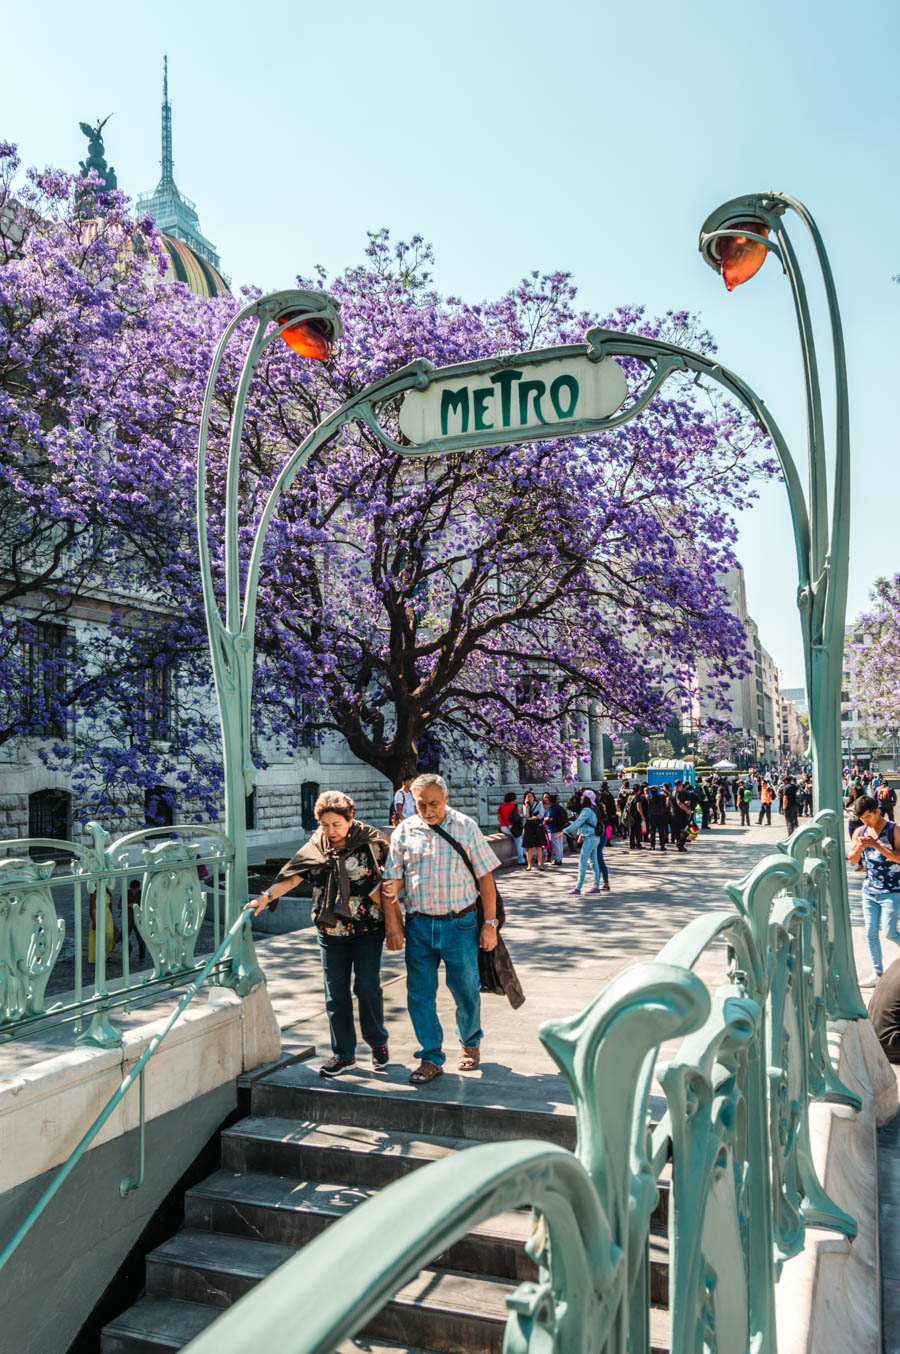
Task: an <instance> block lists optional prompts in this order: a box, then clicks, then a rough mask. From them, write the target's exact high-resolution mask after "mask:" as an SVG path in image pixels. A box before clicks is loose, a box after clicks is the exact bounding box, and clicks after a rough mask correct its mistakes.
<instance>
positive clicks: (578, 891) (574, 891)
mask: <svg viewBox="0 0 900 1354" xmlns="http://www.w3.org/2000/svg"><path fill="white" fill-rule="evenodd" d="M569 892H570V893H577V894H578V896H579V897H581V889H569Z"/></svg>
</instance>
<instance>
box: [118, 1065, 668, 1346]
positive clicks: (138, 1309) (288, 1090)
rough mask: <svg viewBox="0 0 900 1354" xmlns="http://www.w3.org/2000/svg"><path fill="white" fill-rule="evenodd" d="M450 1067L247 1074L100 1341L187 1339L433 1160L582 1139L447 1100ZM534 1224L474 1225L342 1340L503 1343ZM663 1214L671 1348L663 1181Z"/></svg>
mask: <svg viewBox="0 0 900 1354" xmlns="http://www.w3.org/2000/svg"><path fill="white" fill-rule="evenodd" d="M449 1080H450V1079H449V1078H447V1079H444V1078H441V1079H440V1080H439V1081H438V1082H436V1083H435V1084H434V1086H432V1087H428V1088H425V1089H424V1090H419V1091H414V1090H413V1088H412V1087H409V1086H404V1087H400V1086H398V1085H397V1083H393V1084H391V1085H390V1086H387V1085H385V1086H384V1090H382V1089H381V1087H380V1086H378V1085H377V1084H374V1085H373V1082H375V1081H376V1079H375V1078H370V1079H368V1081H363V1080H361V1079H359V1078H356V1077H354V1078H351V1077H347V1078H346V1079H345V1080H342V1081H340V1082H326V1081H323V1080H322V1079H321V1078H320V1077H319V1076H317V1075H316V1071H315V1069H314V1068H311V1067H309V1066H308V1065H306V1064H304V1063H293V1064H290V1065H288V1066H285V1067H282V1068H279V1069H277V1070H276V1071H274V1072H272V1073H270V1074H268V1075H267V1076H264V1077H263V1078H261V1079H258V1080H255V1081H251V1083H250V1085H249V1111H250V1112H249V1114H248V1115H247V1117H246V1118H244V1119H243V1120H240V1121H239V1122H238V1123H236V1124H234V1125H233V1126H232V1127H230V1128H228V1129H226V1130H224V1131H223V1133H222V1135H221V1164H220V1167H219V1169H218V1170H217V1171H215V1172H214V1173H213V1174H212V1175H211V1176H209V1178H208V1179H206V1180H204V1181H203V1182H202V1183H201V1184H199V1185H196V1186H195V1187H194V1188H193V1189H191V1190H190V1191H189V1192H188V1193H187V1195H186V1196H185V1202H184V1225H183V1227H182V1229H181V1230H180V1231H179V1232H178V1233H177V1235H176V1236H174V1237H173V1238H172V1239H171V1240H170V1241H168V1242H166V1243H165V1244H164V1245H162V1246H160V1247H159V1248H158V1249H157V1250H155V1251H153V1252H152V1253H151V1254H150V1255H149V1256H148V1257H147V1262H146V1291H145V1294H144V1296H143V1297H141V1298H140V1300H139V1301H138V1302H136V1303H135V1304H134V1306H132V1307H130V1308H129V1309H128V1310H127V1311H125V1312H123V1313H122V1315H121V1316H119V1317H118V1318H117V1319H116V1320H114V1321H112V1322H111V1323H110V1324H109V1325H107V1326H106V1327H105V1328H104V1330H103V1334H102V1342H101V1350H102V1354H157V1351H163V1350H178V1349H181V1348H183V1346H184V1345H186V1344H188V1343H189V1341H190V1340H191V1339H193V1337H194V1336H195V1335H197V1334H198V1333H199V1332H200V1331H201V1330H203V1329H204V1327H206V1326H208V1325H209V1324H210V1323H211V1322H212V1321H214V1320H215V1319H216V1317H217V1316H218V1315H219V1314H220V1312H221V1311H222V1309H223V1308H225V1307H228V1306H229V1305H230V1304H231V1303H232V1302H235V1301H236V1300H237V1299H238V1298H240V1297H242V1296H243V1295H244V1294H245V1293H246V1292H248V1291H249V1290H250V1289H251V1288H252V1287H253V1286H254V1284H256V1283H259V1281H260V1280H261V1279H264V1278H266V1276H267V1275H269V1274H270V1273H271V1272H272V1271H273V1270H274V1269H276V1268H277V1267H278V1266H279V1265H280V1264H282V1263H283V1262H284V1261H285V1260H287V1259H289V1258H290V1257H291V1256H292V1255H294V1254H295V1252H296V1251H297V1250H299V1249H300V1248H301V1247H302V1246H304V1245H306V1243H307V1242H308V1241H311V1240H312V1239H313V1238H314V1237H316V1236H318V1235H319V1233H320V1232H322V1231H323V1230H324V1228H326V1227H328V1226H329V1225H330V1224H331V1223H332V1222H334V1221H335V1220H336V1219H337V1218H340V1217H342V1216H343V1215H344V1214H345V1213H346V1212H348V1210H349V1209H351V1208H355V1207H356V1205H357V1204H359V1203H362V1202H363V1201H364V1200H366V1199H368V1198H369V1197H370V1196H371V1195H372V1194H373V1193H375V1192H376V1191H377V1190H379V1189H381V1188H382V1187H383V1186H385V1185H388V1184H390V1183H391V1182H392V1181H394V1180H397V1179H399V1178H400V1177H401V1176H403V1175H406V1174H408V1173H409V1172H410V1171H414V1170H418V1169H419V1168H420V1167H422V1166H425V1165H427V1164H428V1163H429V1162H432V1161H435V1160H438V1159H439V1158H441V1157H445V1156H447V1155H448V1154H450V1153H453V1152H457V1151H460V1150H462V1149H464V1148H466V1147H470V1146H472V1145H473V1144H474V1143H476V1142H498V1141H507V1140H510V1139H516V1138H539V1139H543V1140H546V1141H549V1142H553V1143H556V1144H557V1145H560V1146H564V1147H568V1148H572V1147H574V1145H575V1121H574V1119H573V1118H572V1117H571V1116H570V1115H561V1114H553V1113H550V1112H541V1111H531V1110H509V1109H504V1108H500V1107H496V1106H489V1105H483V1104H474V1103H466V1102H464V1101H463V1102H459V1101H450V1100H448V1099H442V1098H441V1090H442V1083H443V1082H445V1081H449ZM445 1094H446V1092H445ZM530 1226H531V1215H530V1212H528V1211H527V1210H517V1211H513V1212H507V1213H502V1214H500V1215H499V1216H498V1217H496V1218H493V1219H491V1220H490V1221H489V1222H486V1223H484V1224H483V1225H482V1226H480V1227H478V1228H476V1229H475V1230H474V1231H472V1232H471V1233H469V1235H468V1236H466V1237H464V1238H462V1239H461V1240H460V1241H459V1242H457V1243H456V1244H455V1245H454V1246H452V1247H450V1249H449V1250H447V1251H446V1252H445V1253H444V1254H443V1255H440V1256H437V1257H436V1258H435V1260H434V1261H433V1262H432V1263H431V1264H430V1265H429V1267H428V1268H427V1269H424V1270H422V1271H421V1272H420V1273H419V1274H418V1275H417V1276H416V1278H415V1279H414V1280H413V1281H412V1282H411V1283H408V1284H406V1286H405V1287H404V1288H402V1289H401V1290H400V1291H399V1292H398V1293H397V1294H396V1296H395V1297H394V1298H393V1299H392V1300H391V1301H390V1302H389V1303H388V1304H387V1305H386V1306H385V1307H383V1308H382V1310H381V1311H380V1312H379V1313H378V1314H377V1315H376V1316H375V1317H374V1318H373V1319H372V1320H371V1321H370V1322H369V1323H368V1325H367V1326H366V1328H365V1330H364V1331H363V1332H361V1334H360V1336H359V1337H357V1339H355V1340H351V1341H347V1342H345V1343H344V1344H342V1345H341V1346H340V1351H339V1354H349V1351H351V1350H362V1349H365V1350H366V1351H371V1354H421V1352H422V1351H426V1354H432V1352H433V1354H501V1350H502V1345H503V1333H504V1328H505V1323H506V1316H507V1309H506V1301H505V1300H506V1297H507V1295H508V1294H509V1293H511V1292H512V1291H513V1289H514V1288H515V1287H516V1285H517V1284H518V1283H520V1282H521V1281H522V1280H523V1279H535V1278H536V1277H537V1269H536V1267H535V1265H534V1264H533V1262H532V1261H531V1260H530V1259H529V1257H528V1256H527V1255H526V1253H525V1249H524V1244H525V1241H526V1240H527V1237H528V1234H529V1231H530ZM654 1227H655V1229H656V1230H655V1231H654V1235H653V1237H652V1239H651V1295H652V1301H653V1302H654V1303H655V1304H656V1305H657V1306H658V1308H659V1309H660V1310H659V1311H658V1313H657V1315H658V1320H657V1321H655V1322H654V1323H653V1325H654V1329H653V1332H652V1333H653V1349H654V1351H656V1350H659V1351H660V1352H661V1351H663V1350H665V1349H667V1346H668V1340H667V1313H666V1312H665V1311H664V1310H662V1309H663V1308H665V1306H666V1305H667V1302H668V1271H667V1263H666V1260H667V1256H666V1250H667V1243H666V1235H665V1193H664V1192H663V1197H662V1199H661V1203H660V1206H659V1207H658V1209H657V1213H656V1215H655V1216H654ZM335 1281H336V1282H340V1279H339V1276H336V1278H335ZM298 1320H302V1313H298Z"/></svg>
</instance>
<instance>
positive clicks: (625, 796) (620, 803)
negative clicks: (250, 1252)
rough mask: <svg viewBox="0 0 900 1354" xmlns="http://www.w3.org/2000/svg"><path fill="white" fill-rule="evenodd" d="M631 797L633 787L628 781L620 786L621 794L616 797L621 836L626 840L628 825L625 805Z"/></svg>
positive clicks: (624, 781)
mask: <svg viewBox="0 0 900 1354" xmlns="http://www.w3.org/2000/svg"><path fill="white" fill-rule="evenodd" d="M630 796H631V786H630V785H629V784H628V781H627V780H623V781H621V782H620V784H619V793H618V794H617V795H616V810H617V812H618V818H619V836H620V837H622V838H625V837H627V836H628V824H627V823H626V822H625V805H626V804H627V803H628V800H629V798H630Z"/></svg>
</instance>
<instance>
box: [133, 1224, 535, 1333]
mask: <svg viewBox="0 0 900 1354" xmlns="http://www.w3.org/2000/svg"><path fill="white" fill-rule="evenodd" d="M294 1253H295V1252H294V1250H293V1248H291V1247H287V1246H276V1245H272V1244H271V1243H268V1242H262V1241H251V1240H248V1239H247V1238H245V1237H235V1236H222V1235H219V1234H217V1233H214V1232H198V1231H193V1230H190V1229H187V1228H186V1229H184V1230H183V1231H181V1232H179V1233H178V1235H177V1236H175V1237H173V1238H172V1240H171V1241H168V1242H166V1244H165V1245H164V1246H160V1247H159V1248H158V1249H157V1250H155V1251H154V1252H153V1253H152V1254H151V1255H149V1256H148V1257H147V1289H148V1293H150V1294H151V1295H152V1296H153V1297H157V1298H168V1299H170V1300H174V1301H178V1302H181V1303H189V1304H198V1303H205V1304H206V1305H208V1306H209V1307H210V1308H223V1307H227V1306H230V1304H231V1303H232V1302H236V1301H237V1300H238V1299H239V1298H241V1297H243V1296H244V1294H245V1293H247V1292H249V1291H250V1289H251V1288H252V1287H254V1285H255V1284H257V1283H259V1282H260V1281H261V1280H262V1279H264V1278H267V1277H268V1275H269V1274H271V1273H272V1271H273V1270H275V1269H277V1267H278V1266H279V1265H280V1264H283V1263H284V1261H285V1260H287V1259H289V1258H290V1256H292V1255H293V1254H294ZM513 1287H514V1285H513V1284H511V1283H509V1282H508V1281H507V1280H504V1279H496V1278H493V1277H490V1276H483V1275H481V1276H478V1277H476V1276H474V1275H472V1274H464V1273H460V1272H458V1271H455V1270H443V1269H434V1268H429V1269H423V1270H422V1271H421V1272H420V1273H419V1274H418V1275H417V1276H416V1277H415V1279H413V1280H411V1281H410V1282H409V1283H408V1284H405V1285H404V1286H403V1288H401V1289H400V1290H399V1292H398V1293H397V1294H396V1295H395V1296H394V1298H392V1299H391V1301H390V1302H388V1303H387V1304H386V1305H385V1307H383V1308H382V1310H381V1311H380V1312H378V1314H377V1315H376V1316H374V1317H373V1318H372V1320H371V1321H370V1322H369V1323H368V1324H367V1326H366V1328H365V1332H364V1333H365V1334H367V1335H373V1336H376V1337H378V1338H380V1339H382V1340H388V1341H394V1342H395V1343H398V1344H402V1343H404V1342H406V1343H412V1344H414V1345H420V1346H424V1347H426V1348H428V1349H430V1350H435V1351H438V1352H439V1354H502V1348H503V1332H504V1330H505V1327H506V1317H507V1308H506V1296H507V1294H508V1293H510V1292H512V1290H513Z"/></svg>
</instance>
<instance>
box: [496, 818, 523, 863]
mask: <svg viewBox="0 0 900 1354" xmlns="http://www.w3.org/2000/svg"><path fill="white" fill-rule="evenodd" d="M500 831H501V832H502V833H503V834H504V835H505V836H507V837H512V840H513V841H514V842H515V844H516V855H517V856H518V858H519V864H520V865H524V864H525V852H524V851H523V850H522V834H521V832H520V833H519V835H518V837H513V833H512V828H511V827H501V829H500Z"/></svg>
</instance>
